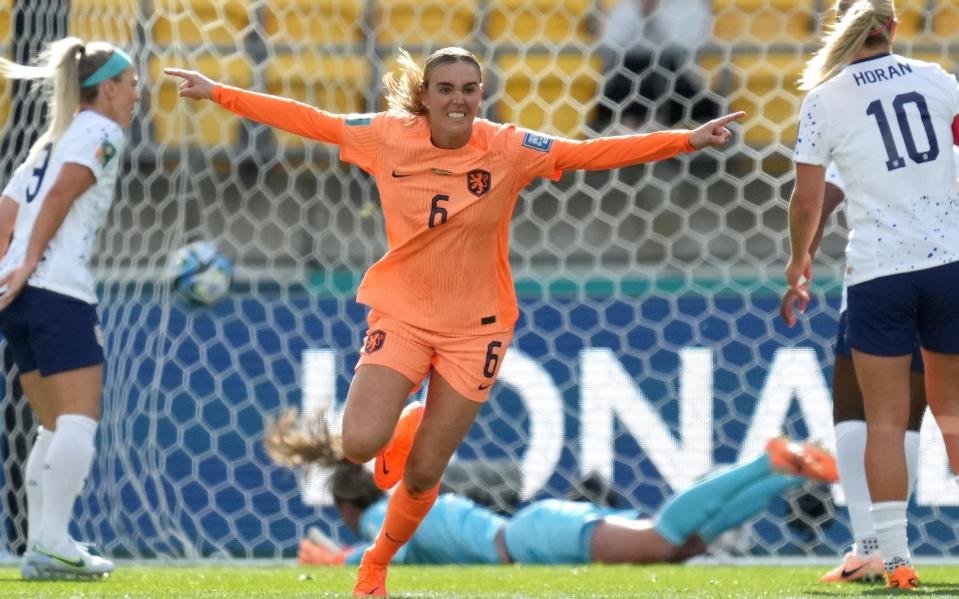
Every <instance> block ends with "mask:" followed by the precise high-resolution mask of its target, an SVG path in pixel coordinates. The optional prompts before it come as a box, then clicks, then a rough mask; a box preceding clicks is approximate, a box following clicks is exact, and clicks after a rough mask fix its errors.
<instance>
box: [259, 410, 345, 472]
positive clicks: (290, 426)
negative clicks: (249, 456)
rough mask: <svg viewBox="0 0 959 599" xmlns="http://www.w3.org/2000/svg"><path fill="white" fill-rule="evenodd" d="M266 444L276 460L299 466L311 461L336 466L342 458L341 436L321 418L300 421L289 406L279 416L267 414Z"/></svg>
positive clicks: (278, 462) (268, 453) (265, 447)
mask: <svg viewBox="0 0 959 599" xmlns="http://www.w3.org/2000/svg"><path fill="white" fill-rule="evenodd" d="M265 428H266V431H265V432H264V434H263V447H264V449H266V453H267V455H269V456H270V457H271V458H272V459H273V461H274V462H276V463H277V464H279V465H281V466H287V467H290V468H292V467H296V466H305V465H309V464H316V465H318V466H326V467H329V466H335V465H336V464H337V463H338V462H340V461H341V460H343V449H342V444H341V442H340V438H339V437H337V436H335V435H333V434H332V433H331V432H330V429H329V427H328V426H327V425H326V421H325V420H323V418H322V417H315V418H311V419H310V420H309V421H307V423H306V424H305V425H298V424H297V416H296V410H294V409H292V408H291V409H289V410H287V411H286V412H284V413H283V415H281V416H280V417H279V418H276V419H275V418H272V417H267V419H266V427H265Z"/></svg>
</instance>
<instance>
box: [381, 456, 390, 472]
mask: <svg viewBox="0 0 959 599" xmlns="http://www.w3.org/2000/svg"><path fill="white" fill-rule="evenodd" d="M380 463H381V464H382V465H383V474H389V473H390V469H389V468H387V467H386V457H385V456H384V457H383V459H382V460H380Z"/></svg>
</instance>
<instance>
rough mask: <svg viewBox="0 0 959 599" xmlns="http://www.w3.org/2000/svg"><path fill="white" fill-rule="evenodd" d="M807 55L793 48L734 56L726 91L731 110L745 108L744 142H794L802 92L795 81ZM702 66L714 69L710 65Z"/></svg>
mask: <svg viewBox="0 0 959 599" xmlns="http://www.w3.org/2000/svg"><path fill="white" fill-rule="evenodd" d="M806 58H807V57H805V56H803V55H802V54H800V53H798V52H795V51H793V52H771V53H765V52H748V53H744V54H740V55H734V56H733V58H732V61H731V65H732V68H731V70H730V74H731V75H732V77H731V79H732V81H731V82H730V86H729V87H730V90H729V91H728V92H727V93H726V95H727V97H728V98H729V110H730V111H737V110H744V111H746V117H745V119H744V120H742V121H740V123H741V128H742V130H743V132H744V135H745V140H746V143H747V144H749V145H751V146H753V147H764V146H768V145H769V144H771V143H776V142H781V143H784V144H786V145H787V146H791V145H792V144H793V143H795V140H796V125H797V123H798V111H799V105H800V103H801V101H802V97H803V95H804V93H803V92H801V91H799V89H798V87H797V82H798V80H799V76H800V75H801V74H802V70H803V68H804V67H805V64H806V63H805V61H806ZM703 66H704V68H706V69H707V70H708V71H713V68H711V65H709V64H703ZM720 91H722V90H720Z"/></svg>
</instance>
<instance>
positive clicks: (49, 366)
mask: <svg viewBox="0 0 959 599" xmlns="http://www.w3.org/2000/svg"><path fill="white" fill-rule="evenodd" d="M0 333H2V334H3V336H4V338H5V339H6V340H7V344H8V345H9V346H10V351H11V352H12V353H13V361H14V362H16V364H17V368H18V369H19V370H20V373H21V374H24V373H27V372H32V371H34V370H37V369H39V370H40V376H49V375H51V374H58V373H61V372H68V371H70V370H77V369H79V368H85V367H87V366H95V365H97V364H103V362H104V358H103V334H102V333H101V331H100V322H99V320H98V319H97V309H96V306H94V305H91V304H88V303H86V302H84V301H81V300H78V299H76V298H74V297H70V296H69V295H63V294H62V293H55V292H53V291H49V290H47V289H39V288H37V287H29V286H28V287H25V288H24V289H23V291H22V292H20V295H19V296H17V298H16V299H15V300H13V302H12V303H11V304H10V305H9V306H7V307H6V308H5V309H3V310H0Z"/></svg>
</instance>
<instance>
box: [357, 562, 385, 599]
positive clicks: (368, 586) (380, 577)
mask: <svg viewBox="0 0 959 599" xmlns="http://www.w3.org/2000/svg"><path fill="white" fill-rule="evenodd" d="M364 557H366V556H364ZM353 596H354V597H389V596H390V594H389V593H387V592H386V566H375V565H373V564H368V563H366V560H363V562H361V563H360V569H359V571H357V573H356V586H354V587H353Z"/></svg>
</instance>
